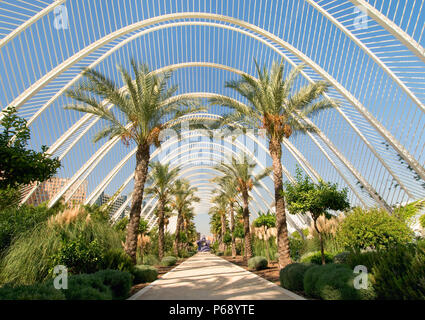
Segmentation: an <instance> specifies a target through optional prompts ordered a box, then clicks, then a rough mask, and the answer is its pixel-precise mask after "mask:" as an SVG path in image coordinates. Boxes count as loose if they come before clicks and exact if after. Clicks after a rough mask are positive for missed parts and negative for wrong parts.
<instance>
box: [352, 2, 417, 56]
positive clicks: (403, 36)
mask: <svg viewBox="0 0 425 320" xmlns="http://www.w3.org/2000/svg"><path fill="white" fill-rule="evenodd" d="M349 1H350V2H351V3H352V4H354V5H355V6H358V7H363V8H365V9H366V11H367V15H368V16H369V17H371V18H372V19H373V20H375V21H376V22H377V23H379V24H380V25H381V27H383V28H384V29H385V30H387V31H388V32H389V33H391V34H392V35H393V36H394V37H395V38H397V39H398V40H399V41H400V42H401V43H402V44H404V45H405V46H406V48H408V49H409V50H410V51H412V52H413V53H414V54H415V55H416V56H417V57H418V58H419V59H421V60H422V62H424V63H425V49H424V48H423V47H422V46H421V45H420V44H419V43H418V42H416V40H415V39H413V38H412V37H411V36H410V35H408V34H407V33H406V32H405V31H404V30H403V29H401V28H400V27H399V26H398V25H396V24H395V23H394V22H392V21H391V20H390V19H388V18H387V17H386V16H385V15H383V14H382V13H381V12H380V11H378V10H377V9H376V8H375V7H373V6H372V5H370V4H369V3H367V2H366V1H364V0H349Z"/></svg>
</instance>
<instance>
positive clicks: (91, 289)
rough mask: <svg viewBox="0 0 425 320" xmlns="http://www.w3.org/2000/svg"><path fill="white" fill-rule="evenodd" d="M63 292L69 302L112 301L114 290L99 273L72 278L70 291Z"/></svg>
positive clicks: (69, 283)
mask: <svg viewBox="0 0 425 320" xmlns="http://www.w3.org/2000/svg"><path fill="white" fill-rule="evenodd" d="M62 291H63V293H64V294H65V297H66V299H67V300H112V289H111V288H110V287H108V286H107V285H105V284H104V283H103V279H102V278H101V277H99V276H98V275H97V273H92V274H78V275H72V276H70V277H69V278H68V289H64V290H62Z"/></svg>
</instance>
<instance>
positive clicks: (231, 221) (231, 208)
mask: <svg viewBox="0 0 425 320" xmlns="http://www.w3.org/2000/svg"><path fill="white" fill-rule="evenodd" d="M230 232H231V233H232V257H233V258H234V257H236V242H235V214H234V212H233V202H230Z"/></svg>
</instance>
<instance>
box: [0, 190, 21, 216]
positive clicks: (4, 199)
mask: <svg viewBox="0 0 425 320" xmlns="http://www.w3.org/2000/svg"><path fill="white" fill-rule="evenodd" d="M20 198H21V191H20V190H19V188H13V187H10V186H8V187H6V188H4V189H0V211H3V210H5V209H9V208H17V207H18V205H19V200H20Z"/></svg>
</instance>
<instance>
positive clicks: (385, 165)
mask: <svg viewBox="0 0 425 320" xmlns="http://www.w3.org/2000/svg"><path fill="white" fill-rule="evenodd" d="M319 8H320V9H319ZM316 9H318V10H320V12H322V13H323V14H325V13H326V14H327V12H326V11H325V12H323V10H322V9H321V7H319V6H318V7H316ZM328 18H329V17H328ZM332 19H333V18H332ZM331 21H332V22H333V23H335V24H336V25H337V26H338V27H340V26H342V25H340V24H339V22H338V21H336V20H335V19H334V20H331ZM193 24H200V25H213V26H216V27H222V28H227V29H230V30H234V31H236V32H240V33H243V34H246V35H248V36H250V37H252V38H254V39H256V40H258V41H260V42H262V43H263V44H265V45H267V46H269V47H270V48H272V49H273V50H275V51H276V52H277V53H278V54H279V55H281V56H282V57H283V58H284V59H285V60H286V61H288V62H289V63H290V64H291V65H292V66H295V63H294V62H293V61H292V60H291V59H290V58H289V57H287V56H286V55H285V54H284V53H283V52H281V51H280V50H278V49H277V48H275V47H274V46H272V45H270V44H269V43H268V42H267V41H265V40H264V39H262V38H260V37H257V36H255V35H252V34H251V33H248V32H246V31H241V30H239V29H237V28H234V27H230V26H225V25H220V24H216V23H207V22H203V23H199V22H183V23H170V24H167V25H161V26H157V27H153V28H151V29H148V30H144V31H142V32H139V33H137V34H135V35H133V36H131V37H129V38H127V39H125V40H123V41H122V42H120V43H119V44H117V45H116V46H115V47H113V48H111V49H110V50H109V51H108V52H106V53H105V54H104V55H103V56H101V57H100V58H99V59H97V60H96V61H95V62H93V63H92V64H91V65H90V66H89V67H94V66H95V65H97V64H98V63H100V62H101V61H102V60H103V59H105V58H106V57H108V56H109V55H111V54H112V53H113V52H114V51H115V50H117V49H119V48H120V47H122V46H123V45H124V44H126V43H128V42H130V41H132V40H134V39H135V38H137V37H140V36H142V35H144V34H146V33H149V32H153V31H156V30H158V29H160V28H168V27H171V26H175V25H179V26H180V25H193ZM342 28H344V29H341V30H343V31H344V30H345V31H344V32H348V34H351V33H350V32H349V31H348V30H346V29H345V27H343V26H342ZM351 35H352V34H351ZM356 39H357V38H356ZM357 41H358V39H357ZM356 43H357V42H356ZM360 43H361V42H360ZM361 45H363V43H361ZM366 49H367V48H366ZM367 50H368V49H367ZM188 66H191V67H193V66H204V67H214V68H219V69H224V70H227V71H230V72H234V73H237V74H246V73H244V72H242V71H240V70H237V69H234V68H231V67H227V66H224V65H219V64H215V63H206V62H190V63H181V64H175V65H170V66H167V67H164V68H161V69H158V70H155V71H153V72H155V73H159V72H162V71H165V70H169V69H172V68H184V67H188ZM389 71H390V70H389ZM81 74H82V73H80V74H79V75H77V76H76V77H75V78H74V79H72V80H71V81H70V82H68V84H67V85H66V86H65V87H64V88H63V89H61V90H60V91H59V92H58V93H57V94H56V95H55V96H54V97H53V98H52V99H50V100H49V102H48V103H47V104H45V105H44V106H43V107H42V108H40V110H39V111H37V112H36V114H35V115H34V116H33V117H32V118H31V119H30V121H29V122H28V123H29V124H30V123H32V121H34V120H35V118H36V117H38V116H39V115H40V114H41V113H42V112H43V111H44V110H45V109H46V108H47V107H48V106H49V105H50V104H51V103H52V102H53V101H54V100H55V99H56V98H57V97H59V96H60V95H61V94H62V93H63V92H64V91H65V90H66V89H67V88H69V87H70V86H71V85H72V84H73V83H74V82H75V81H77V80H78V79H79V78H80V77H81ZM301 74H302V76H303V77H304V78H306V79H307V81H309V82H313V80H312V79H311V78H310V77H309V76H308V75H307V74H306V73H305V72H303V71H302V72H301ZM121 89H122V90H123V88H121ZM325 97H328V96H327V95H326V94H325ZM336 110H337V111H338V112H339V113H340V114H341V116H342V117H343V118H344V120H345V121H347V123H348V124H349V125H350V126H351V128H352V129H353V130H354V131H355V132H356V133H357V135H358V136H359V137H360V138H361V140H362V141H363V142H364V143H365V144H366V146H367V147H368V148H369V150H370V151H371V152H372V153H373V154H374V156H375V157H376V158H377V159H378V160H379V161H380V163H381V164H382V165H383V166H384V167H385V169H386V170H387V171H388V172H389V173H390V174H391V176H392V177H393V178H394V179H395V180H396V181H397V183H398V185H399V186H400V187H401V188H402V189H403V190H404V191H405V192H406V194H407V195H408V196H409V197H410V198H412V199H413V198H414V197H413V195H412V194H411V193H410V191H409V190H408V188H406V187H405V185H404V183H402V181H401V180H400V179H399V177H398V176H397V175H396V174H395V173H394V172H393V171H392V169H391V168H390V167H389V166H388V165H387V163H386V162H385V161H384V160H383V159H382V157H381V156H380V155H379V153H378V152H377V151H376V150H375V148H374V147H373V146H372V145H371V143H370V142H369V141H368V139H367V138H366V137H365V136H364V135H363V134H362V133H361V131H360V130H359V129H358V128H357V127H356V126H355V124H354V123H353V122H352V121H351V120H350V119H349V118H348V117H347V115H346V114H345V113H344V112H343V111H342V110H341V108H339V107H337V108H336ZM92 117H93V115H85V116H84V117H82V118H81V119H80V120H79V121H78V122H77V123H76V124H75V125H73V126H72V127H71V128H70V129H68V130H67V131H66V132H65V133H64V135H63V136H62V137H61V138H60V139H59V140H58V141H57V142H55V143H54V145H52V147H51V148H49V150H48V151H47V153H48V154H53V153H54V152H56V150H57V149H58V148H59V147H60V146H61V145H62V144H63V143H64V142H65V141H66V139H68V138H69V137H70V136H72V134H73V133H74V132H76V131H77V130H78V129H79V128H80V127H81V126H82V125H83V124H84V123H85V122H87V121H88V120H89V119H90V118H92ZM98 119H99V118H96V119H95V120H94V121H93V122H92V123H91V124H90V125H89V126H88V127H87V128H86V129H85V130H84V132H82V133H81V134H80V135H79V137H78V138H77V140H79V139H80V138H81V137H82V136H83V135H84V134H85V132H87V131H88V130H89V129H90V128H91V127H92V126H93V125H94V124H95V122H97V121H98ZM75 143H76V142H75V141H74V144H75ZM74 144H71V145H70V146H69V147H68V148H67V150H65V152H64V153H62V155H61V157H63V156H64V155H65V154H66V153H67V152H68V151H69V150H70V149H71V148H72V147H73V145H74ZM304 170H305V171H306V172H307V170H306V169H305V168H304ZM312 172H313V174H315V173H314V171H312ZM315 176H316V178H317V175H316V174H315ZM358 180H359V179H358ZM35 189H36V186H35V187H34V189H33V190H31V191H30V192H29V193H28V195H27V196H26V197H25V198H24V199H23V202H25V201H26V200H27V199H28V198H29V197H30V195H31V194H32V193H33V192H34V191H35ZM374 199H375V198H374ZM375 200H376V199H375ZM23 202H22V203H23ZM378 202H379V201H378ZM384 206H385V207H387V208H388V206H386V205H384Z"/></svg>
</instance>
